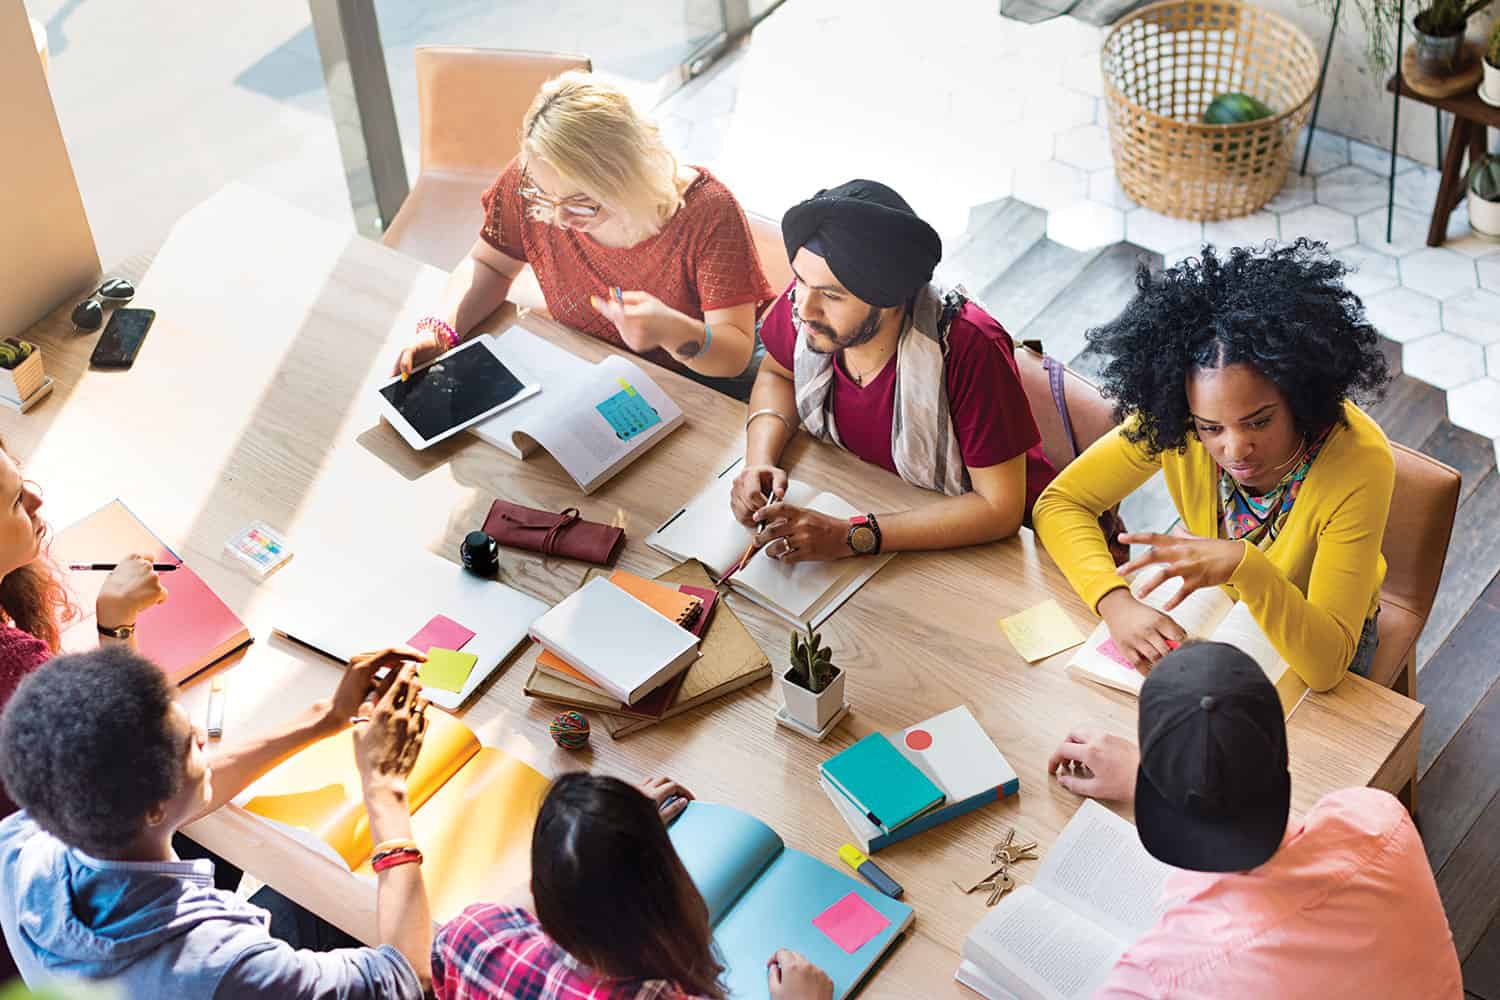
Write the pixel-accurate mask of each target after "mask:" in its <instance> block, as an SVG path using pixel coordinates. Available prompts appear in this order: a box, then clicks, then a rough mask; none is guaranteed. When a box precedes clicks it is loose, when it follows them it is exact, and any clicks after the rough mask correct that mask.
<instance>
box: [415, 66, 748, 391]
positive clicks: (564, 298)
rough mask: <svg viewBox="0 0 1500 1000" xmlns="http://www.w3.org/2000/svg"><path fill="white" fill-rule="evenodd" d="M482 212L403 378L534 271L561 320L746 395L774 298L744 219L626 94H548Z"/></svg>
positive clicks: (590, 80) (579, 86)
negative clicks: (681, 160)
mask: <svg viewBox="0 0 1500 1000" xmlns="http://www.w3.org/2000/svg"><path fill="white" fill-rule="evenodd" d="M482 202H483V205H484V213H485V214H484V225H483V227H482V228H481V229H480V231H479V239H478V240H476V241H475V243H474V246H473V248H472V249H471V250H470V251H469V256H468V257H466V258H465V259H464V260H463V262H462V263H460V264H459V265H458V267H457V268H456V269H455V270H454V272H453V276H452V278H451V279H450V280H449V282H448V290H447V293H446V295H445V297H444V302H443V305H442V309H441V310H440V312H439V314H438V315H435V316H428V317H424V318H423V319H422V320H421V321H420V322H419V323H418V324H417V328H418V338H417V339H416V340H415V341H414V342H413V343H412V344H411V346H409V347H407V348H406V349H405V350H403V351H402V352H401V357H400V358H399V359H398V360H397V363H396V371H397V372H399V373H402V374H404V373H407V372H409V371H410V370H411V369H412V367H413V366H414V365H421V364H422V363H424V362H425V361H427V360H429V359H431V358H432V357H434V356H435V355H436V354H438V353H440V352H442V351H444V350H447V349H448V348H449V347H450V346H453V345H456V344H457V343H459V341H461V340H462V339H463V338H464V337H465V336H466V335H467V334H468V333H469V332H470V331H471V330H472V329H473V328H474V327H475V326H476V325H477V324H478V323H479V322H480V321H481V320H483V319H484V318H485V317H487V316H489V315H490V313H492V312H494V311H495V309H496V308H498V307H499V306H500V304H501V303H502V302H504V301H505V300H506V298H507V297H508V296H509V295H510V294H511V292H512V288H513V286H514V285H516V283H517V279H519V278H522V272H523V271H524V270H525V269H527V268H530V270H531V271H532V272H533V273H534V276H535V281H536V284H537V285H538V286H539V287H540V289H541V293H542V297H543V298H544V299H545V302H546V307H547V310H548V312H550V313H551V314H552V317H553V318H554V319H556V320H557V321H558V322H560V323H563V324H566V325H567V326H570V327H572V328H573V329H575V330H579V331H581V332H583V333H586V334H589V335H590V336H594V337H598V338H599V339H601V340H607V341H609V342H610V343H612V344H614V345H616V346H618V347H625V348H627V349H629V350H631V351H633V352H634V353H636V354H639V355H641V356H642V357H645V358H648V359H649V360H651V361H655V362H657V363H659V364H662V365H665V366H666V367H668V368H672V369H675V370H677V371H681V372H684V373H685V374H692V375H696V376H699V377H701V379H702V380H703V381H707V382H709V383H710V384H714V381H715V380H719V379H727V380H730V382H729V383H720V384H719V385H717V386H716V387H717V388H721V389H724V390H725V391H730V392H732V393H734V394H738V395H741V396H743V395H745V394H748V390H749V387H750V383H751V381H753V379H754V375H755V373H754V372H753V371H750V372H746V368H747V366H748V365H749V363H750V359H751V355H752V353H753V352H754V347H755V317H756V314H757V312H758V310H759V307H760V306H761V305H762V304H763V303H766V302H768V301H769V300H770V299H771V298H773V293H772V290H771V288H770V286H769V285H768V284H767V282H766V278H765V275H764V274H763V273H762V272H761V269H760V262H759V260H758V258H757V257H756V252H755V243H754V240H753V238H752V236H751V233H750V225H749V223H748V222H747V221H746V219H745V213H744V211H743V210H742V209H741V208H740V205H739V202H737V201H736V200H735V198H734V195H732V194H731V193H730V192H729V189H728V188H726V187H725V186H724V185H723V184H722V183H720V182H719V181H718V179H717V178H715V177H714V176H713V175H712V174H710V173H709V172H708V171H706V170H704V169H703V168H701V167H689V166H684V165H680V164H678V162H677V159H676V157H674V156H673V155H672V153H671V151H670V150H668V149H667V148H666V146H665V145H663V143H662V141H661V136H660V135H659V133H658V132H657V129H656V126H655V125H653V124H652V123H651V122H649V121H647V120H646V119H644V118H642V117H641V116H640V115H639V114H637V112H636V110H635V108H634V107H632V105H631V103H630V100H629V99H628V98H627V97H626V96H625V95H624V94H623V93H622V92H620V91H619V90H618V89H616V88H614V87H612V86H610V85H608V84H606V83H602V82H600V81H599V80H597V79H595V78H594V77H592V76H590V75H589V74H586V73H576V72H575V73H565V74H563V75H562V76H560V77H558V78H557V79H555V80H551V81H549V82H548V83H546V84H545V85H544V86H543V87H542V89H541V92H540V93H539V94H538V95H537V98H536V100H535V101H533V102H532V105H531V107H530V109H528V110H527V112H526V118H525V120H524V122H523V123H522V126H521V152H520V154H519V155H518V156H517V157H516V159H515V160H513V161H511V163H510V165H509V166H507V167H506V168H505V171H504V172H503V173H502V174H501V175H500V177H499V179H498V180H496V181H495V183H494V184H493V185H492V186H491V187H490V189H489V190H488V191H486V192H485V194H484V197H483V199H482Z"/></svg>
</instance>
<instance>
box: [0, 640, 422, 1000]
mask: <svg viewBox="0 0 1500 1000" xmlns="http://www.w3.org/2000/svg"><path fill="white" fill-rule="evenodd" d="M423 658H424V657H422V656H421V654H418V653H414V652H412V651H411V650H391V649H388V650H382V651H380V652H377V653H367V654H363V655H361V656H358V657H356V658H355V659H354V660H353V661H352V663H351V664H350V666H349V668H348V670H347V672H346V673H345V674H344V676H343V678H342V680H341V681H340V683H339V686H338V689H337V690H336V691H335V692H334V694H333V696H332V698H330V699H327V700H325V701H321V702H317V703H315V704H313V705H311V706H309V708H308V709H307V710H306V711H305V712H304V713H303V714H302V716H301V717H300V718H299V719H298V720H297V721H296V723H294V724H293V725H292V726H290V727H289V728H288V729H287V730H286V731H284V732H282V733H280V734H277V735H275V736H271V737H268V738H265V739H261V740H256V741H253V742H248V743H245V744H242V745H240V746H238V747H234V748H225V749H223V750H221V751H219V752H217V753H215V754H214V755H213V756H212V757H209V756H208V755H206V754H205V752H204V749H203V744H204V738H203V733H202V731H201V730H200V729H199V728H198V727H197V726H195V725H194V724H193V723H192V721H191V719H190V718H189V717H188V713H187V711H186V709H184V708H183V706H182V705H181V703H179V702H178V701H176V699H175V697H174V689H173V688H172V686H171V685H170V684H169V683H168V682H167V680H166V678H165V676H164V675H163V674H162V673H161V671H160V670H158V669H157V668H156V667H155V666H154V665H153V664H151V663H150V662H149V661H147V660H145V659H143V658H141V657H139V656H137V655H136V654H134V653H131V652H129V651H127V650H125V649H123V648H120V647H107V648H103V649H99V650H96V651H93V652H88V653H80V654H76V655H72V656H63V657H59V658H58V659H56V660H53V661H52V662H51V663H49V664H48V665H47V666H46V667H44V668H43V669H41V670H38V671H37V672H36V673H34V674H32V675H31V676H30V677H28V678H27V679H26V680H25V681H24V682H23V683H22V684H21V686H20V688H19V689H18V690H17V691H16V694H15V696H14V697H13V698H12V699H11V701H10V703H9V705H8V706H7V707H6V710H5V713H4V715H3V716H0V775H3V776H4V780H5V787H6V790H7V791H8V792H9V794H10V796H11V797H12V798H13V799H14V800H15V801H16V802H17V803H18V804H19V805H20V806H21V809H22V811H21V812H18V813H15V814H13V815H11V816H10V817H8V818H7V819H5V820H4V821H3V822H0V929H3V930H4V933H5V939H6V942H7V943H8V944H9V946H10V950H11V953H12V954H13V955H14V956H15V959H16V964H17V965H18V966H19V967H20V969H21V974H22V976H23V978H24V979H25V980H26V982H27V983H28V984H30V985H33V986H34V985H37V984H40V983H42V982H44V981H46V980H48V979H52V978H87V979H99V980H110V981H112V982H114V983H116V984H118V985H120V986H123V987H124V990H125V993H126V995H128V996H132V997H151V998H153V1000H156V998H166V1000H176V998H181V1000H205V998H215V997H217V998H239V997H247V998H248V997H277V998H297V1000H325V998H326V1000H358V998H364V997H370V998H376V997H379V998H396V1000H406V998H411V1000H417V998H420V997H421V996H422V994H423V990H424V988H425V987H426V985H427V984H428V983H429V982H430V980H431V954H430V953H431V945H432V921H431V916H430V914H429V912H428V907H427V897H426V891H425V888H424V886H423V884H422V875H421V865H420V855H417V856H416V858H415V859H414V860H415V861H416V862H417V863H406V864H398V865H397V866H396V867H392V868H387V869H386V870H384V871H382V872H381V873H380V875H379V876H378V878H379V889H378V896H377V914H378V923H379V936H380V946H379V947H378V948H361V947H350V948H342V949H337V950H333V951H321V952H320V951H311V950H298V949H296V948H294V947H292V945H290V944H288V943H287V942H286V941H284V940H279V939H278V938H277V937H273V936H272V934H271V930H272V928H271V927H270V916H269V915H268V914H267V912H266V911H265V910H263V909H261V908H259V907H257V906H254V905H252V904H250V903H247V902H246V901H244V900H242V899H240V898H239V897H237V896H235V895H233V894H231V893H227V892H222V891H219V890H217V889H215V888H214V885H213V865H212V863H211V862H208V861H201V860H200V861H180V860H178V858H177V856H176V854H174V853H173V851H172V846H171V841H172V834H173V833H174V832H175V831H176V830H177V828H178V827H180V826H183V825H185V824H187V823H189V822H191V821H192V820H194V819H196V818H198V817H199V816H202V815H204V814H205V813H208V812H210V811H212V810H213V809H216V808H217V807H218V806H220V805H222V804H223V803H225V802H227V801H229V800H230V799H231V798H233V797H234V796H235V795H236V794H237V793H239V792H240V791H241V790H242V789H243V788H245V787H246V786H247V785H248V784H249V783H250V782H251V781H253V780H254V779H255V778H256V777H257V776H259V775H260V774H262V773H263V772H265V771H266V770H268V769H269V768H270V767H272V766H273V765H274V764H276V763H277V762H278V761H280V760H282V759H284V758H285V757H287V756H288V755H290V754H291V753H293V752H295V751H296V750H297V749H299V748H300V747H302V746H304V745H305V744H307V743H309V742H311V741H313V740H315V739H319V738H321V737H324V736H328V735H330V734H332V733H336V732H338V731H339V730H341V729H344V728H346V727H348V726H349V725H350V723H351V719H352V717H355V716H359V717H360V718H361V721H360V724H359V725H357V726H356V727H355V731H354V733H353V738H352V744H353V752H354V755H355V759H356V761H357V762H358V764H359V772H360V778H361V781H362V784H363V787H364V797H365V806H366V809H367V810H368V813H369V816H370V828H371V835H372V836H373V838H374V840H375V841H376V842H377V843H379V842H383V841H387V840H403V839H408V838H410V837H411V818H410V816H409V814H408V810H407V804H406V779H407V777H408V775H409V774H410V773H411V768H412V765H413V764H414V763H415V761H416V756H417V751H418V749H419V748H420V747H421V743H422V734H423V732H424V731H425V729H426V716H425V714H424V712H425V709H426V705H427V703H426V700H425V699H424V698H423V697H422V696H421V693H420V686H419V684H418V682H417V680H416V670H415V667H414V666H413V665H412V664H410V663H406V662H405V661H407V660H421V659H423ZM382 668H390V669H389V670H388V671H387V673H386V674H385V676H384V678H383V679H381V680H379V681H377V680H376V675H377V671H379V670H381V669H382ZM365 718H368V719H369V721H368V722H365V721H363V719H365ZM413 853H415V852H413ZM304 917H305V914H304ZM282 919H283V916H282V915H280V914H279V915H278V917H277V921H278V923H280V922H281V921H282ZM295 923H298V924H306V923H307V920H305V919H298V920H297V921H295ZM276 930H277V933H278V935H280V936H282V937H285V936H288V935H287V932H288V931H289V930H293V929H292V928H288V927H278V928H277V929H276Z"/></svg>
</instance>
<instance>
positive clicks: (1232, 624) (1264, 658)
mask: <svg viewBox="0 0 1500 1000" xmlns="http://www.w3.org/2000/svg"><path fill="white" fill-rule="evenodd" d="M1209 638H1210V639H1213V640H1214V641H1215V642H1227V643H1229V644H1230V645H1231V646H1235V647H1237V648H1239V649H1240V650H1241V651H1243V652H1244V653H1246V654H1247V655H1248V656H1249V657H1250V659H1252V660H1254V661H1255V662H1256V665H1258V666H1259V667H1260V669H1261V670H1263V671H1265V674H1266V677H1267V678H1269V679H1270V681H1271V683H1272V684H1274V685H1275V686H1276V695H1277V697H1278V698H1280V699H1281V709H1282V714H1283V715H1285V716H1287V717H1288V718H1290V717H1291V714H1292V711H1293V710H1294V709H1296V707H1297V706H1298V705H1299V704H1301V703H1302V698H1303V696H1304V695H1306V694H1307V690H1308V689H1307V684H1306V682H1305V681H1303V680H1302V678H1301V677H1299V676H1297V674H1296V672H1295V671H1293V670H1292V668H1291V666H1290V665H1289V664H1288V663H1287V662H1286V660H1283V659H1282V658H1281V654H1280V653H1278V652H1277V651H1276V647H1275V646H1274V645H1272V644H1271V640H1270V638H1269V637H1267V635H1266V633H1265V632H1264V631H1263V630H1262V629H1261V627H1260V625H1259V623H1257V622H1256V620H1255V616H1254V615H1252V614H1251V613H1250V609H1249V608H1248V607H1246V606H1245V604H1244V603H1243V602H1241V603H1238V604H1236V605H1235V606H1234V607H1233V608H1232V609H1231V610H1230V612H1229V614H1227V615H1225V616H1224V620H1223V621H1221V622H1220V623H1219V627H1218V628H1216V629H1214V630H1213V632H1212V634H1211V635H1210V636H1209Z"/></svg>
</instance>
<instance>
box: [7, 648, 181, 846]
mask: <svg viewBox="0 0 1500 1000" xmlns="http://www.w3.org/2000/svg"><path fill="white" fill-rule="evenodd" d="M172 696H173V688H172V685H171V684H169V683H168V682H167V678H166V676H165V675H164V674H163V673H162V672H161V670H159V669H158V668H157V667H156V665H155V664H153V663H152V662H151V661H150V660H147V659H145V658H144V657H141V656H138V655H136V654H135V653H132V652H130V651H129V650H128V649H124V648H122V647H119V646H110V647H103V648H100V649H96V650H91V651H90V652H87V653H75V654H73V655H71V656H60V657H58V658H57V659H55V660H51V661H49V662H48V663H47V664H46V665H44V666H43V667H42V668H41V669H40V670H37V671H36V672H35V673H33V674H32V675H31V676H29V677H27V678H26V679H25V680H24V681H22V682H21V684H20V686H19V687H18V688H17V689H16V693H15V694H14V695H13V696H12V697H11V699H10V703H9V704H8V705H6V707H5V713H4V715H0V775H3V776H4V779H5V790H6V791H7V792H8V793H9V794H10V797H11V798H12V799H14V800H15V802H16V803H17V804H18V805H20V806H21V808H23V809H25V810H26V811H27V812H28V813H30V814H31V818H32V819H34V820H36V822H37V824H38V825H39V826H41V828H42V829H44V830H46V831H47V832H48V833H50V834H52V835H53V836H55V837H57V838H58V839H59V840H61V841H62V842H63V843H65V844H67V845H69V846H70V847H75V848H77V849H78V850H80V851H83V852H84V853H85V854H92V855H95V856H98V857H109V856H111V855H112V854H113V853H114V852H117V851H119V850H120V849H121V848H122V847H123V846H124V845H126V844H128V843H129V842H130V841H131V840H133V839H134V838H135V837H136V836H138V835H139V834H140V832H141V830H142V829H143V828H144V826H145V821H146V813H147V811H148V810H150V809H151V808H152V807H153V806H156V805H158V804H160V803H162V802H165V801H166V800H168V799H170V798H171V797H172V796H174V795H176V794H177V793H178V791H179V790H180V789H181V787H182V780H183V744H182V740H181V738H180V737H179V736H178V735H177V734H176V733H174V732H173V731H172V726H171V723H170V722H169V720H168V715H167V710H168V709H169V708H170V707H171V705H172Z"/></svg>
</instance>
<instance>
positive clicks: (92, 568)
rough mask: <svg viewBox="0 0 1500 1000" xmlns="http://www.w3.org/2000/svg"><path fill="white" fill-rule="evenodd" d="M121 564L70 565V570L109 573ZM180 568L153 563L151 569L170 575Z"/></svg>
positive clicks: (174, 565) (169, 564) (171, 564)
mask: <svg viewBox="0 0 1500 1000" xmlns="http://www.w3.org/2000/svg"><path fill="white" fill-rule="evenodd" d="M119 565H120V564H119V563H69V564H68V569H70V570H72V571H73V572H75V573H108V572H109V571H110V570H112V569H114V568H115V567H117V566H119ZM177 566H178V564H177V563H152V564H151V568H152V569H154V570H156V572H158V573H170V572H172V571H173V570H174V569H176V568H177Z"/></svg>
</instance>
